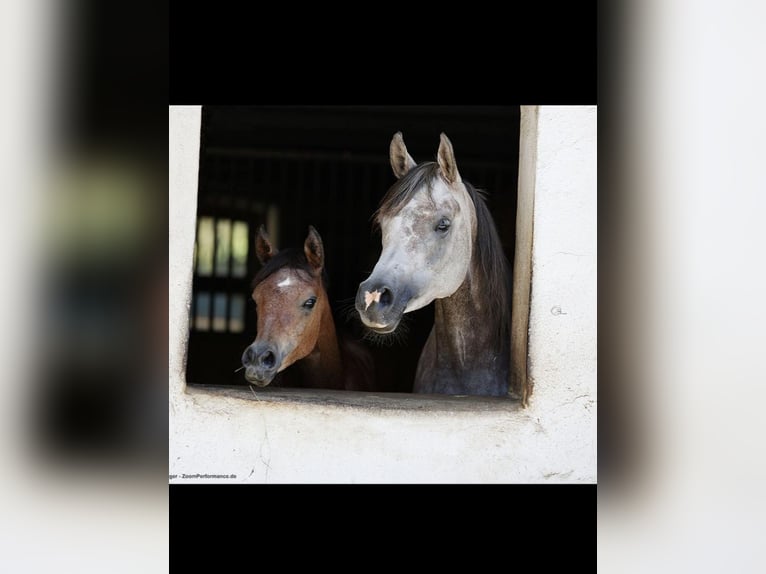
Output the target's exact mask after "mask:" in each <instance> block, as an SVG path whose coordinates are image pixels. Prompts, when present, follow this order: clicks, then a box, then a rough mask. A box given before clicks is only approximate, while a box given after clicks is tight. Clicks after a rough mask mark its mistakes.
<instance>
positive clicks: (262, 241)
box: [255, 225, 277, 265]
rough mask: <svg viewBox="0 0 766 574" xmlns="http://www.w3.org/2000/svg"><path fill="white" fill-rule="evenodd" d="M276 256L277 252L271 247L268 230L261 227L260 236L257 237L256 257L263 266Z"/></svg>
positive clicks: (259, 229)
mask: <svg viewBox="0 0 766 574" xmlns="http://www.w3.org/2000/svg"><path fill="white" fill-rule="evenodd" d="M276 254H277V250H276V249H275V248H274V247H273V246H272V245H271V241H269V234H268V233H266V228H265V227H264V226H263V225H261V226H260V227H259V228H258V235H256V237H255V255H256V256H257V257H258V261H260V262H261V265H266V262H267V261H268V260H269V259H271V258H272V257H274V256H275V255H276Z"/></svg>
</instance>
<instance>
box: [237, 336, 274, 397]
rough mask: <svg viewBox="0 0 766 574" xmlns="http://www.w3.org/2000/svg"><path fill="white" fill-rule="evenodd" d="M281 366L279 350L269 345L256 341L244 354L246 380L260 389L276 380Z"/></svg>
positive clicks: (243, 362)
mask: <svg viewBox="0 0 766 574" xmlns="http://www.w3.org/2000/svg"><path fill="white" fill-rule="evenodd" d="M281 364H282V359H281V357H280V356H279V351H278V349H277V348H276V347H274V346H273V345H271V344H269V343H263V342H261V343H259V342H257V341H256V342H255V343H253V344H252V345H250V346H249V347H248V348H247V349H245V352H244V353H242V365H243V366H244V367H245V378H246V379H247V380H248V381H249V382H251V383H255V384H256V385H257V386H259V387H265V386H266V385H268V384H269V383H270V382H271V381H272V380H274V377H275V376H276V374H277V371H278V370H279V366H280V365H281Z"/></svg>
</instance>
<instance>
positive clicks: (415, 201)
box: [356, 132, 476, 333]
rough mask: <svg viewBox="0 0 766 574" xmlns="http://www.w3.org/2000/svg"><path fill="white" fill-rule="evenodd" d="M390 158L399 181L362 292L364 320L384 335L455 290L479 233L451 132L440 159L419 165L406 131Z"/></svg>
mask: <svg viewBox="0 0 766 574" xmlns="http://www.w3.org/2000/svg"><path fill="white" fill-rule="evenodd" d="M390 159H391V167H392V168H393V171H394V174H395V175H396V177H397V178H398V181H397V182H396V183H394V185H393V186H391V188H390V189H389V190H388V193H387V194H386V196H385V197H384V198H383V201H382V202H381V206H380V208H379V209H378V211H377V212H376V214H375V221H376V223H377V224H378V225H379V226H380V230H381V233H382V239H383V251H382V253H381V255H380V259H379V260H378V263H377V265H375V269H374V270H373V272H372V274H371V275H370V277H369V278H368V279H367V280H366V281H364V282H363V283H362V284H361V285H359V290H358V291H357V296H356V309H357V311H358V312H359V315H360V317H361V319H362V322H363V323H364V324H365V325H366V326H367V327H369V328H370V329H372V330H373V331H376V332H378V333H391V332H393V331H394V330H396V328H397V327H398V325H399V322H400V321H401V318H402V315H403V314H404V313H408V312H410V311H415V310H417V309H420V308H422V307H425V306H426V305H428V304H429V303H431V301H433V300H434V299H441V298H444V297H449V296H450V295H452V294H453V293H454V292H455V291H457V289H458V288H459V287H460V285H462V283H463V282H464V281H465V278H466V275H467V273H468V271H469V267H470V262H471V255H472V252H473V242H474V237H475V235H476V211H475V207H474V202H473V200H472V199H471V196H470V195H469V193H468V190H467V189H466V186H465V185H464V184H463V181H462V179H461V177H460V173H459V172H458V169H457V163H456V162H455V154H454V151H453V149H452V144H451V143H450V141H449V139H448V138H447V136H446V135H444V134H441V141H440V144H439V150H438V153H437V160H438V161H437V162H426V163H423V164H421V165H416V164H415V161H414V160H413V159H412V157H411V156H410V154H409V153H408V152H407V148H406V147H405V145H404V140H403V139H402V134H401V132H399V133H397V134H395V135H394V137H393V139H392V140H391V146H390Z"/></svg>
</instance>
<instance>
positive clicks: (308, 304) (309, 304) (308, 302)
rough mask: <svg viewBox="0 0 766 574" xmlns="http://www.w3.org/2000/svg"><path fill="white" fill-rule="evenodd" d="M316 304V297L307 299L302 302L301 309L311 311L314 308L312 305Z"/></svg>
mask: <svg viewBox="0 0 766 574" xmlns="http://www.w3.org/2000/svg"><path fill="white" fill-rule="evenodd" d="M316 302H317V298H316V297H309V298H308V299H306V300H305V301H304V302H303V307H305V308H306V309H313V308H314V303H316Z"/></svg>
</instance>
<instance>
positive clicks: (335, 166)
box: [186, 106, 519, 392]
mask: <svg viewBox="0 0 766 574" xmlns="http://www.w3.org/2000/svg"><path fill="white" fill-rule="evenodd" d="M397 131H401V132H402V133H403V136H404V141H405V143H406V145H407V149H408V151H409V153H410V155H412V157H413V158H414V159H415V161H416V162H418V163H420V162H423V161H434V160H435V159H436V151H437V149H438V146H439V134H440V132H444V133H446V134H447V136H448V137H449V138H450V140H451V141H452V145H453V147H454V150H455V157H456V160H457V164H458V169H459V170H460V173H461V176H462V178H463V179H464V180H467V181H469V182H471V183H472V184H473V185H474V186H476V187H478V188H479V189H483V190H485V191H486V192H487V193H488V205H489V208H490V211H491V212H492V216H493V218H494V220H495V224H496V225H497V228H498V232H499V234H500V238H501V239H502V242H503V246H504V248H505V253H506V256H507V257H508V261H509V262H510V263H511V264H512V263H513V253H514V241H515V231H516V188H517V180H518V156H519V148H518V146H519V107H518V106H203V108H202V141H201V147H200V173H199V193H198V204H197V239H196V242H195V268H194V275H193V293H192V305H191V310H190V323H189V325H190V334H189V347H188V353H187V365H186V376H187V382H188V383H191V384H195V383H196V384H205V385H245V384H246V381H245V379H244V376H243V373H242V371H241V370H238V369H239V367H241V362H240V357H241V356H242V352H243V351H244V349H245V348H246V347H247V346H248V345H249V344H250V343H251V342H252V341H253V340H254V339H255V336H256V315H255V304H254V303H253V301H252V299H251V298H250V294H251V291H250V285H251V282H252V279H253V277H254V275H255V273H256V271H257V270H258V269H259V267H260V264H259V263H258V261H257V259H256V257H255V253H254V239H255V234H256V232H257V230H258V227H259V226H260V225H261V224H265V225H266V228H267V231H268V232H269V234H270V237H271V239H272V241H273V242H274V243H275V244H276V246H277V247H278V248H286V247H302V245H303V242H304V239H305V238H306V234H307V231H308V226H309V225H313V226H314V227H315V228H316V229H317V231H318V232H319V233H320V235H321V237H322V241H323V243H324V248H325V257H326V268H327V272H328V274H329V278H330V281H329V297H330V300H331V302H332V304H333V311H334V315H335V321H336V327H337V328H338V330H339V331H340V332H343V333H345V334H346V335H347V336H351V337H355V338H361V337H362V335H363V334H364V330H363V327H362V325H361V322H360V320H359V318H358V316H357V315H356V312H355V311H353V302H354V297H355V296H356V291H357V287H358V286H359V283H361V282H362V281H364V280H365V279H366V278H367V277H368V275H369V273H370V272H371V271H372V269H373V267H374V266H375V263H376V262H377V259H378V256H379V255H380V251H381V242H380V233H379V232H377V231H374V230H373V228H372V220H371V216H372V214H373V212H374V211H375V210H376V208H377V207H378V203H379V202H380V200H381V198H382V197H383V195H384V194H385V192H386V191H387V190H388V188H389V187H390V186H391V184H392V183H393V182H394V181H395V177H394V174H393V172H392V171H391V166H390V163H389V156H388V150H389V144H390V142H391V138H392V136H393V135H394V133H396V132H397ZM407 319H408V320H407V321H406V328H407V334H406V336H404V337H400V338H398V340H390V341H388V342H387V343H377V344H375V343H373V342H370V341H365V344H367V345H368V346H369V347H370V348H371V350H372V351H373V353H374V357H375V368H376V378H377V379H378V381H379V382H382V383H383V386H384V387H385V389H386V390H388V391H391V392H411V390H412V383H413V379H414V376H415V369H416V366H417V362H418V358H419V356H420V351H421V349H422V347H423V344H424V343H425V341H426V338H427V337H428V334H429V332H430V330H431V326H432V324H433V304H431V305H428V306H427V307H425V308H424V309H421V310H419V311H415V312H413V313H409V314H408V315H407Z"/></svg>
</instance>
